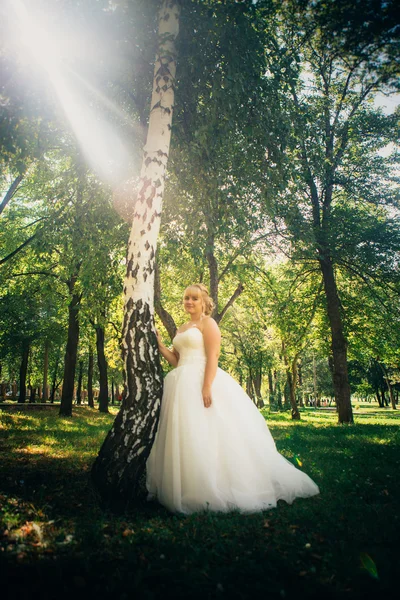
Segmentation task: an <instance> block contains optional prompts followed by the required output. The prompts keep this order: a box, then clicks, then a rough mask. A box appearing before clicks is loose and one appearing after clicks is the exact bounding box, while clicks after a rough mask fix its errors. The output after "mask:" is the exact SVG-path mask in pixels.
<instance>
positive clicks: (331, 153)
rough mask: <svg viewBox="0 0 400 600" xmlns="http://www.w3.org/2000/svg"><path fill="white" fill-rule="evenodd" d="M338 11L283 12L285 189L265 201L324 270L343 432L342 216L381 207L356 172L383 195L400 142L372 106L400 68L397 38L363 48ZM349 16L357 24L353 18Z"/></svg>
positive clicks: (279, 150)
mask: <svg viewBox="0 0 400 600" xmlns="http://www.w3.org/2000/svg"><path fill="white" fill-rule="evenodd" d="M338 4H339V3H335V2H331V1H328V2H317V3H314V2H304V3H302V2H297V1H296V0H293V1H291V0H289V1H287V2H284V3H283V4H282V10H281V21H280V23H279V24H278V26H277V29H276V31H277V34H276V36H275V37H274V36H272V38H271V42H272V43H271V44H270V45H269V47H268V63H269V64H268V68H269V71H268V76H269V77H270V78H271V79H272V80H274V81H275V83H276V84H277V90H278V91H277V93H278V94H280V98H281V103H282V106H283V107H285V114H286V117H285V116H283V115H282V117H283V122H285V126H282V127H281V128H280V130H281V135H280V136H277V141H279V143H273V142H272V143H271V146H270V147H269V148H268V163H269V170H270V173H271V179H274V178H276V173H277V171H279V174H280V177H281V178H282V179H283V180H284V181H285V180H286V181H287V188H286V189H282V185H281V183H279V184H277V186H276V187H277V188H278V187H279V186H280V188H281V189H280V190H279V191H278V193H276V195H275V199H274V197H273V194H271V193H269V194H267V203H268V202H271V203H272V204H273V205H274V209H273V210H274V213H275V217H277V221H278V220H279V219H282V218H283V219H284V221H285V224H286V231H285V235H286V236H290V237H291V239H292V241H293V242H294V244H295V248H296V252H298V254H300V253H301V252H303V260H304V259H305V258H307V260H316V261H317V263H318V265H319V268H320V271H321V274H322V277H323V284H324V291H325V298H326V311H327V315H328V321H329V325H330V331H331V348H332V359H333V360H332V366H333V383H334V389H335V397H336V402H337V405H338V417H339V421H340V422H346V423H351V422H352V421H353V414H352V409H351V401H350V386H349V381H348V372H347V352H348V350H347V347H348V340H347V337H346V329H345V327H346V326H345V318H344V314H343V307H342V304H341V300H340V288H339V286H338V280H337V265H338V263H339V260H340V252H339V247H338V243H337V241H338V233H339V230H340V229H338V225H339V221H338V220H337V219H336V218H335V210H336V208H337V207H339V206H340V204H341V201H343V198H346V200H347V206H348V207H349V206H351V203H355V204H357V203H362V202H365V192H366V191H368V195H369V200H368V202H370V203H371V204H373V203H374V202H377V194H376V187H375V189H373V188H369V189H368V188H367V186H366V185H364V186H363V194H360V189H358V190H357V189H356V187H357V186H356V185H354V180H355V178H354V168H353V162H363V163H364V166H365V165H367V164H369V165H370V167H371V166H372V165H373V168H372V170H371V172H370V173H369V175H366V177H367V178H368V179H370V180H371V179H373V178H374V176H375V186H376V184H377V183H378V182H380V183H381V185H383V184H384V182H383V181H382V171H381V172H379V171H377V170H376V166H377V161H376V160H375V161H373V160H372V157H373V155H375V156H376V152H377V150H378V149H379V148H383V147H384V146H385V145H386V144H388V143H389V142H390V141H393V140H394V139H395V129H394V121H393V119H391V118H390V117H388V118H386V119H385V117H383V115H380V114H379V113H376V111H375V112H374V111H373V109H371V108H370V107H369V105H368V102H369V99H370V98H373V95H374V94H375V93H376V92H377V91H386V92H389V91H390V90H394V89H395V88H396V85H397V84H396V81H397V79H396V68H397V67H396V63H395V61H394V60H393V54H392V50H393V45H394V44H393V36H392V35H391V34H390V32H389V29H387V30H386V31H385V30H384V28H383V30H382V31H381V32H380V35H375V32H374V31H371V32H370V35H368V34H367V35H365V32H364V33H362V36H361V37H362V43H355V41H354V39H353V41H352V42H351V40H349V39H348V38H347V37H346V35H345V33H343V32H342V33H339V32H338V31H336V30H335V31H332V27H331V26H330V25H329V26H328V25H327V20H326V17H327V15H328V13H329V14H330V12H332V11H333V12H335V10H336V9H337V8H338V7H337V5H338ZM340 4H341V3H340ZM383 4H384V3H382V5H381V8H383ZM348 8H349V6H348V5H347V3H344V5H343V6H342V5H341V7H340V9H338V10H337V12H336V13H335V14H336V24H337V23H338V22H339V21H340V20H343V19H345V15H346V11H347V10H348ZM383 9H384V8H383ZM351 15H352V18H354V19H355V21H357V19H356V18H355V17H356V16H355V14H354V12H353V11H351ZM347 16H348V15H347ZM358 25H360V23H359V22H358ZM385 33H387V35H386V36H385ZM350 42H351V43H350ZM305 70H307V75H306V76H305V74H304V71H305ZM287 117H289V118H287ZM391 121H392V123H391ZM378 123H379V125H378ZM284 127H286V131H284ZM282 131H283V133H282ZM282 135H283V138H284V142H283V144H282ZM372 140H373V141H372ZM360 157H362V160H361V161H358V159H359V158H360ZM277 167H280V168H277ZM364 172H365V171H364ZM386 173H387V171H386ZM352 183H353V185H352ZM289 189H290V192H291V193H290V194H288V193H287V192H288V190H289ZM275 200H277V202H275ZM305 255H306V256H305Z"/></svg>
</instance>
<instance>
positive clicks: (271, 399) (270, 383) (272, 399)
mask: <svg viewBox="0 0 400 600" xmlns="http://www.w3.org/2000/svg"><path fill="white" fill-rule="evenodd" d="M268 390H269V405H270V406H271V404H275V393H274V384H273V381H272V371H271V369H268Z"/></svg>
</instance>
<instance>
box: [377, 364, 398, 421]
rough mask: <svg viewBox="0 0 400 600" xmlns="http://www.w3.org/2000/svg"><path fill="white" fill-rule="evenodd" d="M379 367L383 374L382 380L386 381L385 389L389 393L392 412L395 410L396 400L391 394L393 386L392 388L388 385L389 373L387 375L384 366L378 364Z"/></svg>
mask: <svg viewBox="0 0 400 600" xmlns="http://www.w3.org/2000/svg"><path fill="white" fill-rule="evenodd" d="M379 366H380V367H381V369H382V372H383V378H384V379H385V381H386V385H387V389H388V392H389V398H390V402H391V404H392V409H393V410H396V409H397V407H396V399H395V397H394V393H393V386H392V384H391V383H390V378H389V373H388V370H387V369H386V367H385V365H383V364H382V363H379Z"/></svg>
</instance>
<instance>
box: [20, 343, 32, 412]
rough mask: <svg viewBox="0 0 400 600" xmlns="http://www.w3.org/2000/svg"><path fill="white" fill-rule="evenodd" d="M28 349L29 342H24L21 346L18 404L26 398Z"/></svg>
mask: <svg viewBox="0 0 400 600" xmlns="http://www.w3.org/2000/svg"><path fill="white" fill-rule="evenodd" d="M29 350H30V346H29V342H26V343H25V344H24V346H23V348H22V360H21V367H20V370H19V397H18V403H19V404H23V403H24V402H25V400H26V376H27V373H28V361H29Z"/></svg>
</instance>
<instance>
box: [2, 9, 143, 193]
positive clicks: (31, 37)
mask: <svg viewBox="0 0 400 600" xmlns="http://www.w3.org/2000/svg"><path fill="white" fill-rule="evenodd" d="M9 6H10V15H11V18H10V30H12V31H13V37H14V39H15V47H16V48H17V53H18V55H19V56H20V58H21V59H22V62H23V63H24V64H28V65H29V64H30V63H31V64H32V66H39V67H40V68H41V69H42V70H43V72H44V74H45V75H46V76H47V79H48V81H49V83H50V84H51V86H52V87H53V89H54V91H55V93H56V95H57V98H58V101H59V103H60V105H61V107H62V109H63V111H64V113H65V115H66V117H67V118H68V121H69V123H70V126H71V129H72V130H73V132H74V135H75V137H76V139H77V140H78V143H79V145H80V147H81V149H82V151H83V153H84V154H85V157H86V160H87V162H88V163H89V164H90V166H91V168H92V169H93V170H94V171H95V172H96V173H97V174H98V175H99V177H100V178H101V179H102V180H103V181H105V182H106V183H108V184H110V185H114V184H117V183H119V182H120V177H121V175H120V174H121V171H123V170H124V168H125V167H126V165H127V164H128V163H129V160H130V159H129V152H128V149H127V147H126V145H125V144H124V142H123V141H122V140H121V138H120V136H119V135H118V132H117V131H116V128H115V126H114V125H112V124H111V123H110V122H109V121H108V120H107V119H106V118H105V117H104V111H102V110H101V108H105V109H106V110H107V111H108V112H112V113H113V114H116V115H117V116H118V118H119V119H120V120H122V121H125V123H126V121H129V123H130V125H133V124H132V123H131V119H130V117H129V116H128V115H126V114H124V113H123V111H122V110H121V109H119V108H118V107H117V106H116V105H115V104H114V103H113V102H112V101H111V100H110V99H109V98H107V97H106V96H105V95H104V94H103V93H102V92H100V91H99V90H97V89H96V88H95V87H94V86H93V85H92V84H91V83H90V82H88V81H87V80H86V79H85V78H84V77H82V76H81V75H80V74H79V73H77V72H76V71H74V70H73V69H72V68H71V66H70V64H69V63H70V62H71V59H77V58H79V62H80V63H83V62H84V61H85V59H86V57H85V56H84V55H79V56H77V53H78V52H79V49H80V48H82V46H81V44H80V40H79V39H73V38H72V37H71V35H70V34H67V33H66V32H65V31H64V32H63V31H60V30H57V28H56V26H55V25H54V23H53V22H51V23H50V21H49V20H48V19H47V18H46V16H45V15H44V14H41V13H40V12H39V11H35V14H33V10H32V7H31V6H30V5H28V4H26V3H24V2H23V1H22V0H12V1H10V2H9Z"/></svg>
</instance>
